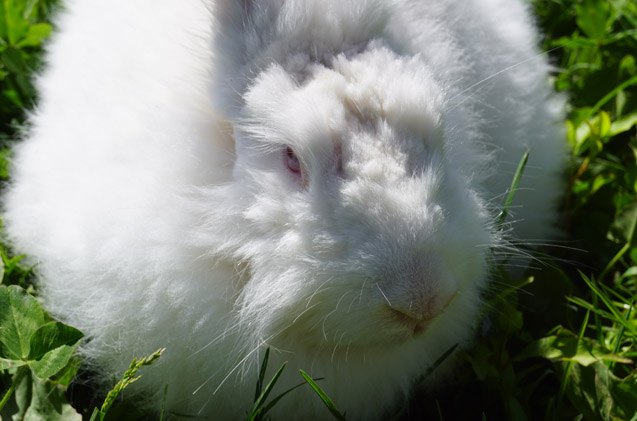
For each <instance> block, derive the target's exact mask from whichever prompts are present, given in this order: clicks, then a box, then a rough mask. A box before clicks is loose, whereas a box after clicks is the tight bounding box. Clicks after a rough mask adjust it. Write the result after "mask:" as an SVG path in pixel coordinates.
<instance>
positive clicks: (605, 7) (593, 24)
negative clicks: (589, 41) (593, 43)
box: [575, 0, 610, 39]
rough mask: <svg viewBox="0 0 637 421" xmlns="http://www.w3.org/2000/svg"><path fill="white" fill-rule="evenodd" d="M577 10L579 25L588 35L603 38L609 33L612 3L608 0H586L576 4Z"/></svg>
mask: <svg viewBox="0 0 637 421" xmlns="http://www.w3.org/2000/svg"><path fill="white" fill-rule="evenodd" d="M575 11H576V12H577V18H576V22H577V25H578V26H579V27H580V28H581V29H582V31H584V33H585V34H586V35H588V36H589V37H591V38H594V39H601V38H603V37H604V36H605V35H606V34H607V32H608V29H610V28H609V27H608V25H607V20H608V17H609V15H610V5H609V4H608V3H607V2H606V1H594V0H584V1H583V2H582V3H581V4H577V5H576V6H575Z"/></svg>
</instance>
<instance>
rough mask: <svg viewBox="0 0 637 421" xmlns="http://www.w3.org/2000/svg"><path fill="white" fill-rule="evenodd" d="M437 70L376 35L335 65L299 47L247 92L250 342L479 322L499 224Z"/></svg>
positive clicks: (405, 337) (397, 339)
mask: <svg viewBox="0 0 637 421" xmlns="http://www.w3.org/2000/svg"><path fill="white" fill-rule="evenodd" d="M430 74H431V72H430V71H429V70H428V69H427V66H426V65H425V64H423V63H422V62H421V61H420V60H419V59H418V57H412V58H402V57H400V56H398V55H396V54H395V53H393V52H391V51H390V50H389V49H387V48H385V47H383V46H382V45H380V44H378V45H370V46H368V48H367V49H366V50H364V51H362V52H358V53H355V54H352V55H350V56H348V55H347V54H339V55H337V56H335V57H333V58H332V59H331V60H330V61H329V63H327V64H320V63H316V62H314V61H313V60H311V59H310V58H309V57H308V56H304V55H302V54H297V55H295V56H294V57H292V58H291V59H290V60H289V61H288V62H287V63H284V64H280V63H272V64H270V65H268V66H267V67H266V68H264V69H263V70H262V71H261V72H260V73H259V75H258V77H256V78H255V79H254V80H253V82H252V83H251V84H250V85H249V86H248V87H247V89H246V92H245V94H244V95H243V97H242V101H243V104H242V107H241V109H240V111H239V112H238V114H237V116H236V117H235V119H234V133H235V142H236V145H235V147H236V162H235V164H234V179H235V180H234V182H233V183H234V185H235V186H236V187H237V190H240V191H241V194H240V195H239V196H240V197H241V202H242V207H241V209H240V211H239V212H240V213H241V216H240V220H241V222H239V223H236V224H235V226H234V229H238V230H241V231H242V233H243V235H241V236H238V237H237V238H239V237H240V238H241V241H242V243H241V244H237V250H238V252H237V253H238V254H239V255H240V258H241V259H242V260H243V261H245V262H246V263H247V266H248V268H249V276H248V277H247V281H246V283H245V285H244V286H243V289H242V292H241V295H240V299H239V308H240V310H239V313H240V317H241V319H242V321H243V322H244V323H243V325H244V326H245V327H246V328H247V329H249V334H250V335H251V336H252V337H253V338H258V340H259V341H266V342H272V343H277V342H280V341H282V340H283V341H285V339H282V338H289V340H290V341H292V342H293V343H294V344H295V346H296V347H299V346H307V347H312V348H316V347H326V348H328V349H330V350H331V349H334V348H337V347H338V346H343V347H348V348H351V347H386V346H390V345H392V344H400V343H404V342H407V341H412V340H418V338H422V337H424V336H426V335H427V332H428V331H430V330H431V329H433V328H434V325H438V328H437V329H438V330H445V331H447V332H448V334H449V336H450V337H451V338H452V339H450V340H451V341H453V340H461V336H462V334H464V333H465V332H468V331H469V330H470V329H469V327H470V326H471V325H472V324H474V322H475V311H476V309H477V304H478V303H479V300H480V293H479V289H480V287H481V286H482V285H483V282H484V280H485V278H486V270H487V269H486V266H487V265H486V258H487V253H488V250H489V247H488V245H489V244H490V242H491V241H492V234H491V232H490V229H489V223H488V219H489V217H488V215H487V212H486V211H485V209H484V207H483V205H482V203H481V201H480V199H479V198H478V197H477V196H476V194H475V193H474V192H473V191H472V190H471V188H470V187H469V180H468V178H467V177H466V171H465V168H463V166H464V165H465V164H464V163H463V162H454V161H453V160H454V159H456V158H455V156H454V155H453V154H450V153H449V151H450V150H451V149H452V148H450V145H449V144H448V142H449V138H448V137H447V136H448V135H447V133H446V125H445V118H444V115H443V113H444V107H445V102H444V92H443V89H441V88H440V87H438V86H436V84H435V82H434V80H433V78H432V77H431V76H430ZM456 147H457V145H456Z"/></svg>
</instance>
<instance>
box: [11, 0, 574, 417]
mask: <svg viewBox="0 0 637 421" xmlns="http://www.w3.org/2000/svg"><path fill="white" fill-rule="evenodd" d="M65 6H66V7H65V10H64V11H63V12H61V13H60V15H59V16H58V19H57V26H58V28H59V31H58V33H57V34H56V35H55V36H54V37H53V40H52V41H51V43H50V44H49V46H48V55H47V58H48V66H47V68H46V70H45V71H44V72H43V73H42V74H41V76H40V77H39V78H38V80H37V87H38V88H39V92H40V100H39V106H38V108H37V110H36V111H35V112H34V113H33V114H32V116H31V119H30V123H31V125H30V128H29V134H28V136H27V138H26V139H25V141H24V142H23V143H22V144H21V145H19V147H18V148H17V149H16V154H15V159H14V162H13V183H12V185H11V186H10V188H9V190H8V192H7V194H6V196H5V210H6V213H5V218H6V219H5V221H6V226H7V230H8V232H9V235H10V238H11V239H12V241H13V242H14V244H15V247H16V249H18V250H20V251H23V252H25V253H28V254H29V255H30V256H32V257H33V258H34V259H35V261H36V262H37V272H38V274H39V281H40V287H41V292H42V295H43V297H44V299H45V301H46V304H47V306H48V308H49V310H50V311H51V312H52V313H53V314H54V315H55V316H57V317H58V318H60V319H62V320H64V321H65V322H68V323H70V324H72V325H73V326H76V327H78V328H79V329H81V330H82V331H84V332H85V334H86V335H87V337H88V340H87V341H86V342H85V343H84V344H83V346H82V348H81V352H82V354H83V356H84V357H85V360H86V361H87V364H90V365H91V367H92V368H93V369H94V370H96V371H98V372H99V373H101V376H102V379H110V378H112V376H115V375H118V374H119V373H121V372H122V371H123V370H124V369H125V368H126V367H127V365H128V363H129V362H130V360H131V358H133V357H134V356H141V355H145V354H148V353H150V352H152V351H154V350H156V349H157V348H159V347H166V349H167V350H166V352H165V354H164V356H163V357H162V358H161V359H160V360H159V361H158V363H157V364H156V365H154V366H153V367H149V368H148V369H146V370H145V371H144V373H143V378H142V380H141V381H140V382H138V383H137V384H136V387H137V390H138V391H140V392H147V393H146V394H147V395H149V396H148V401H149V402H150V404H151V405H155V406H156V407H159V406H160V405H161V404H162V399H163V396H162V395H163V390H164V385H166V384H167V385H168V388H167V391H168V392H167V398H166V405H167V407H168V409H169V410H171V411H175V412H180V413H187V414H193V415H200V416H208V417H210V418H211V419H237V418H241V417H242V416H244V415H245V413H246V410H247V409H248V408H249V407H250V406H251V402H252V399H253V395H254V387H255V382H256V378H257V372H258V366H259V362H260V360H261V358H262V357H263V352H264V350H265V349H266V348H267V347H270V348H271V350H272V352H271V358H270V360H271V361H270V363H269V367H270V368H271V370H269V371H268V377H269V376H271V374H272V373H273V371H274V370H276V368H278V367H279V366H280V365H281V363H282V362H283V361H288V366H287V369H286V370H285V372H284V375H283V377H282V378H281V379H280V380H279V382H278V383H277V390H279V391H281V390H285V389H286V388H288V387H290V386H291V385H294V384H296V383H298V382H300V381H302V379H301V378H300V376H299V375H298V370H299V369H304V370H306V371H308V372H309V373H310V374H311V375H312V376H314V377H322V378H324V380H322V381H321V382H320V384H321V386H322V387H323V388H324V389H325V390H326V392H327V393H328V394H329V395H330V396H331V398H332V399H333V400H334V402H335V403H336V405H337V406H338V407H339V409H340V410H341V411H343V412H346V414H347V416H348V418H350V419H374V418H380V417H383V416H384V415H387V414H389V413H391V411H392V410H394V409H395V407H396V405H399V404H400V401H401V399H403V398H404V397H405V396H408V395H409V393H410V389H411V388H412V386H413V385H414V383H415V382H416V381H417V379H418V378H419V377H420V376H421V375H422V374H423V373H424V372H426V371H427V369H428V367H430V366H431V365H432V362H434V361H435V360H436V359H438V358H439V357H440V356H441V355H442V354H444V353H445V351H447V350H448V349H450V347H452V346H453V345H454V344H460V346H462V345H466V344H467V343H468V342H469V341H470V339H471V336H472V330H473V329H474V328H475V325H476V323H477V320H478V315H479V309H480V307H481V292H482V290H483V288H484V287H485V285H486V284H487V282H488V279H489V277H490V276H489V262H491V261H493V259H494V250H495V251H496V253H495V254H497V249H498V247H500V248H504V247H505V244H509V243H510V242H514V241H515V239H523V240H530V239H545V238H549V237H550V236H551V234H552V232H553V231H554V228H553V225H554V223H555V220H556V211H555V203H556V200H557V198H558V196H559V193H560V190H561V188H562V187H561V186H562V183H561V182H560V171H561V168H562V166H563V163H564V159H565V150H564V142H563V141H562V132H561V128H560V127H561V122H560V120H561V119H562V106H561V100H560V99H559V97H556V96H555V95H554V94H552V92H551V90H550V88H549V87H548V82H547V71H548V69H549V66H548V64H547V62H546V59H545V58H544V57H543V56H541V55H539V54H538V50H537V47H536V43H537V41H538V39H537V34H536V31H535V30H534V28H533V24H532V22H531V19H530V15H529V13H528V10H527V7H526V5H525V4H524V2H522V1H521V0H438V1H433V0H432V1H425V0H392V1H387V0H321V1H317V0H218V1H216V2H213V1H211V0H194V1H183V0H108V1H107V0H93V1H89V0H68V1H67V2H66V5H65ZM527 149H529V150H530V160H529V163H528V165H527V168H526V171H525V173H524V176H523V182H522V185H521V186H520V191H519V192H518V193H517V195H516V196H515V202H514V204H513V207H512V209H511V211H512V213H513V215H512V217H511V218H510V221H511V222H510V224H509V226H508V228H507V229H506V230H502V229H500V228H499V227H498V224H496V219H497V218H496V216H497V214H498V212H499V210H500V209H499V207H500V204H501V203H502V197H503V195H504V193H505V192H506V190H507V188H508V186H509V185H510V183H511V179H512V177H513V174H514V172H515V168H516V166H517V164H518V162H519V160H520V158H521V157H522V155H523V153H524V151H525V150H527ZM504 231H507V232H506V234H503V232H504ZM505 242H506V243H505ZM274 393H276V392H274ZM273 396H274V395H273ZM273 411H274V413H273V414H274V416H275V418H277V417H279V418H282V417H283V416H284V415H286V416H288V417H293V418H294V417H295V418H296V419H307V418H323V417H329V416H330V414H329V412H328V411H327V410H326V409H325V408H324V407H323V403H322V402H321V401H320V400H319V399H318V398H317V397H316V396H315V395H314V394H313V392H312V391H311V390H310V388H309V387H303V388H300V389H297V390H295V391H294V392H293V393H292V394H290V395H288V396H286V397H285V398H284V399H282V400H281V401H280V402H279V403H278V404H277V405H276V406H275V407H274V409H273Z"/></svg>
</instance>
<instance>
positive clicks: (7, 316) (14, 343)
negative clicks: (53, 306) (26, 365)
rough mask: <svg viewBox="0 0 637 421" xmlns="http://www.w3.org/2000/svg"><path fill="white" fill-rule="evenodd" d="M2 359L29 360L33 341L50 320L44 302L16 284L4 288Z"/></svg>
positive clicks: (0, 314) (0, 338)
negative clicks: (31, 340)
mask: <svg viewBox="0 0 637 421" xmlns="http://www.w3.org/2000/svg"><path fill="white" fill-rule="evenodd" d="M0 308H1V309H3V311H2V312H0V358H5V359H10V360H27V359H28V356H29V352H30V339H31V336H32V335H33V333H34V332H35V331H37V330H38V328H39V327H40V326H42V325H43V324H45V323H46V322H47V321H48V320H47V318H46V314H45V313H44V310H42V307H41V306H40V303H38V302H37V300H36V299H35V298H33V297H32V296H31V295H29V294H28V293H26V292H25V291H24V290H23V289H22V288H20V287H18V286H16V285H10V286H8V287H6V286H0Z"/></svg>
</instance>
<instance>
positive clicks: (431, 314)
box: [389, 291, 456, 323]
mask: <svg viewBox="0 0 637 421" xmlns="http://www.w3.org/2000/svg"><path fill="white" fill-rule="evenodd" d="M455 297H456V292H455V291H454V292H452V293H446V294H444V293H442V292H439V293H438V294H437V295H436V294H433V295H430V296H420V297H418V296H416V297H411V299H409V298H403V299H402V300H396V301H395V302H391V303H390V306H389V308H390V309H391V310H392V311H393V312H394V313H395V314H396V315H397V317H400V318H403V319H404V320H405V322H409V323H425V322H429V321H431V320H433V319H435V318H436V317H438V316H439V315H440V314H442V313H443V312H444V311H445V309H446V308H447V307H448V306H449V304H451V302H452V301H453V299H454V298H455Z"/></svg>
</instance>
